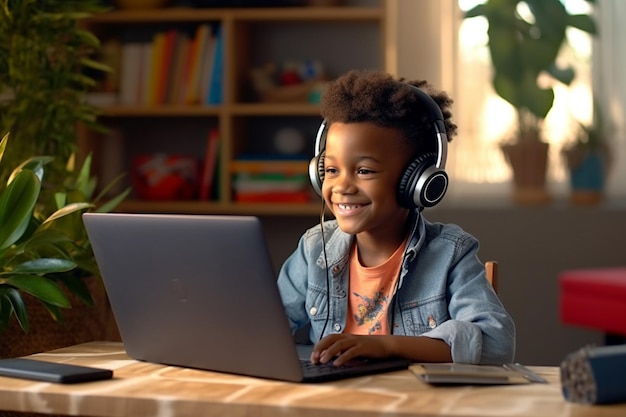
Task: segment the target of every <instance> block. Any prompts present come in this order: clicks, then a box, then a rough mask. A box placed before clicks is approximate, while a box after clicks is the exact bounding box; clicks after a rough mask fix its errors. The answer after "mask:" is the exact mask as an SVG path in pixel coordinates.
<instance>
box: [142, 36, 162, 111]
mask: <svg viewBox="0 0 626 417" xmlns="http://www.w3.org/2000/svg"><path fill="white" fill-rule="evenodd" d="M164 52H165V33H164V32H157V33H155V35H154V39H153V40H152V53H151V55H150V60H149V61H148V65H149V68H148V69H147V74H148V84H147V86H146V89H147V90H146V95H145V96H144V102H143V104H147V105H150V106H154V105H155V104H157V96H158V89H159V83H160V78H161V73H162V72H163V66H162V62H163V54H164Z"/></svg>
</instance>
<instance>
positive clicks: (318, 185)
mask: <svg viewBox="0 0 626 417" xmlns="http://www.w3.org/2000/svg"><path fill="white" fill-rule="evenodd" d="M309 180H310V181H311V186H313V189H314V190H315V192H316V193H317V194H318V195H319V196H320V197H321V196H322V183H323V182H324V152H322V153H321V154H319V155H316V156H314V157H313V159H311V161H310V162H309Z"/></svg>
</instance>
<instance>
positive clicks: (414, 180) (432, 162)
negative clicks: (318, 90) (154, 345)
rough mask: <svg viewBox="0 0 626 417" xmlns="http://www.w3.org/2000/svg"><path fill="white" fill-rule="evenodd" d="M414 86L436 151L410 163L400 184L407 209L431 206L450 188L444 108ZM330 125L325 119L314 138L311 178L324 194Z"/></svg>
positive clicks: (401, 202) (400, 197)
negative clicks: (426, 118) (326, 149)
mask: <svg viewBox="0 0 626 417" xmlns="http://www.w3.org/2000/svg"><path fill="white" fill-rule="evenodd" d="M407 85H409V86H411V87H412V88H413V90H414V91H415V94H416V97H417V99H418V100H419V102H420V103H421V104H422V106H423V107H424V111H425V112H426V113H427V117H428V118H429V120H430V122H431V123H432V125H433V128H434V132H435V136H436V138H435V140H436V141H437V153H436V154H434V153H432V152H431V153H427V154H425V155H420V156H418V157H417V158H415V159H414V160H412V161H411V163H410V164H409V165H408V166H407V168H406V169H405V171H404V173H403V174H402V177H401V178H400V183H399V184H398V190H397V195H398V202H399V204H400V205H401V206H403V207H406V208H420V209H422V208H424V207H432V206H434V205H436V204H437V203H439V202H440V201H441V200H442V199H443V196H444V195H445V193H446V190H447V189H448V174H447V173H446V170H445V168H446V158H447V156H448V136H447V134H446V127H445V123H444V119H443V114H442V113H441V108H439V105H438V104H437V103H436V102H435V100H433V98H432V97H431V96H430V95H428V93H426V92H425V91H424V90H422V89H420V88H418V87H416V86H414V85H412V84H407ZM327 131H328V126H327V123H326V120H324V121H323V122H322V124H321V126H320V128H319V129H318V131H317V137H316V139H315V156H314V157H313V159H311V162H309V179H310V180H311V185H312V186H313V189H314V190H315V192H316V193H317V194H318V195H320V196H322V183H323V182H324V150H325V148H326V134H327Z"/></svg>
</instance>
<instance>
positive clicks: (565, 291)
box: [559, 267, 626, 335]
mask: <svg viewBox="0 0 626 417" xmlns="http://www.w3.org/2000/svg"><path fill="white" fill-rule="evenodd" d="M559 285H560V314H561V321H562V322H563V323H566V324H573V325H577V326H581V327H586V328H591V329H596V330H600V331H602V332H604V333H606V334H619V335H626V267H615V268H591V269H578V270H568V271H563V272H561V273H560V274H559Z"/></svg>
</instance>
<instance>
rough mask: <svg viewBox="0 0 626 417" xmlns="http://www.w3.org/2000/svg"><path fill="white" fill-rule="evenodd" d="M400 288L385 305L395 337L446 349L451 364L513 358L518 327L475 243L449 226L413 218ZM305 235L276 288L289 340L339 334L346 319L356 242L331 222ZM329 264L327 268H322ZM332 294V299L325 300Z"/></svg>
mask: <svg viewBox="0 0 626 417" xmlns="http://www.w3.org/2000/svg"><path fill="white" fill-rule="evenodd" d="M413 219H414V221H413V222H412V223H411V224H412V228H413V230H412V232H411V234H410V237H409V240H408V243H407V247H406V250H405V254H404V258H403V262H402V268H401V271H400V277H399V281H398V285H397V288H396V290H395V293H394V296H393V299H392V301H391V303H390V304H389V305H390V307H389V309H390V311H388V317H389V321H390V329H392V333H393V334H398V335H408V336H427V337H431V338H435V339H441V340H443V341H444V342H446V343H447V344H448V345H449V346H450V348H451V351H452V359H453V361H454V362H461V363H480V364H502V363H509V362H512V361H513V358H514V355H515V325H514V323H513V320H512V318H511V316H510V315H509V314H508V313H507V312H506V310H505V309H504V307H503V305H502V303H501V302H500V300H499V299H498V296H497V295H496V293H495V292H494V291H493V288H492V287H491V285H490V284H489V282H488V281H487V279H486V278H485V267H484V264H483V263H482V262H481V261H480V260H479V258H478V256H477V253H478V249H479V243H478V240H477V239H476V238H475V237H473V236H472V235H470V234H468V233H466V232H465V231H463V230H462V229H461V228H460V227H458V226H456V225H453V224H441V223H431V222H428V221H426V220H425V219H424V218H423V217H422V215H421V213H419V212H418V211H415V213H414V216H413ZM323 232H324V240H325V242H326V253H325V254H324V251H323V241H324V240H323V239H322V227H320V225H317V226H315V227H312V228H310V229H309V230H307V231H306V232H305V233H304V235H303V236H302V237H301V238H300V241H299V243H298V247H297V249H296V250H295V251H294V253H292V254H291V255H290V256H289V258H288V259H287V260H286V261H285V263H284V264H283V266H282V268H281V270H280V274H279V276H278V286H279V290H280V294H281V297H282V300H283V303H284V305H285V310H286V313H287V316H288V318H289V324H290V326H291V330H292V332H294V333H295V332H296V331H297V330H298V329H300V328H302V327H304V326H306V325H307V324H309V323H310V324H311V329H310V333H309V338H310V340H312V341H318V340H319V339H320V338H321V336H322V332H324V336H325V335H327V334H330V333H341V332H342V331H343V329H344V327H345V323H346V316H347V314H348V312H347V309H348V296H347V295H348V291H349V289H348V283H349V277H348V274H349V272H348V270H349V268H348V265H349V254H350V246H351V245H352V242H353V236H352V235H348V234H346V233H344V232H343V231H341V229H339V227H338V225H337V222H336V221H335V220H329V221H326V222H324V223H323ZM326 260H327V262H328V268H326V264H327V262H326ZM329 294H330V299H329Z"/></svg>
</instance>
